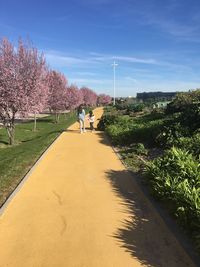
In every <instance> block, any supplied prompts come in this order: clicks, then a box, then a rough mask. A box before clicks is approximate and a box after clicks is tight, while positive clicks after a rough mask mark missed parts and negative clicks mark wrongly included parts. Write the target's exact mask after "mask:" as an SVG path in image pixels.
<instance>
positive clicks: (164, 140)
mask: <svg viewBox="0 0 200 267" xmlns="http://www.w3.org/2000/svg"><path fill="white" fill-rule="evenodd" d="M188 134H189V130H188V129H187V128H186V127H182V126H181V124H180V122H175V123H173V124H172V125H171V126H164V127H163V128H162V131H161V132H160V133H159V134H158V136H157V137H156V142H157V143H158V144H159V145H160V146H161V147H166V148H170V147H172V146H174V145H177V144H178V143H179V140H180V138H182V137H185V136H187V135H188Z"/></svg>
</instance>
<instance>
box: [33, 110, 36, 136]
mask: <svg viewBox="0 0 200 267" xmlns="http://www.w3.org/2000/svg"><path fill="white" fill-rule="evenodd" d="M36 130H37V116H36V112H35V113H34V126H33V131H34V132H36Z"/></svg>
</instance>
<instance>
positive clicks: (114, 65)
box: [112, 61, 118, 106]
mask: <svg viewBox="0 0 200 267" xmlns="http://www.w3.org/2000/svg"><path fill="white" fill-rule="evenodd" d="M112 66H113V90H114V96H113V106H115V67H117V66H118V64H117V63H115V61H114V62H113V64H112Z"/></svg>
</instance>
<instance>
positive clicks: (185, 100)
mask: <svg viewBox="0 0 200 267" xmlns="http://www.w3.org/2000/svg"><path fill="white" fill-rule="evenodd" d="M198 103H200V89H197V90H194V91H189V92H185V93H178V94H177V95H176V97H175V98H174V100H173V101H172V102H171V103H169V104H168V105H167V113H174V112H184V111H186V110H188V107H190V106H191V105H193V104H198Z"/></svg>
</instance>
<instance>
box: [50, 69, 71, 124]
mask: <svg viewBox="0 0 200 267" xmlns="http://www.w3.org/2000/svg"><path fill="white" fill-rule="evenodd" d="M47 81H48V87H49V98H48V107H49V109H50V111H51V112H53V113H54V114H55V119H56V123H57V122H58V121H59V115H60V112H61V111H63V110H65V109H66V100H67V79H66V78H65V76H64V75H63V74H62V73H60V72H57V71H54V70H50V71H49V73H48V75H47Z"/></svg>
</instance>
